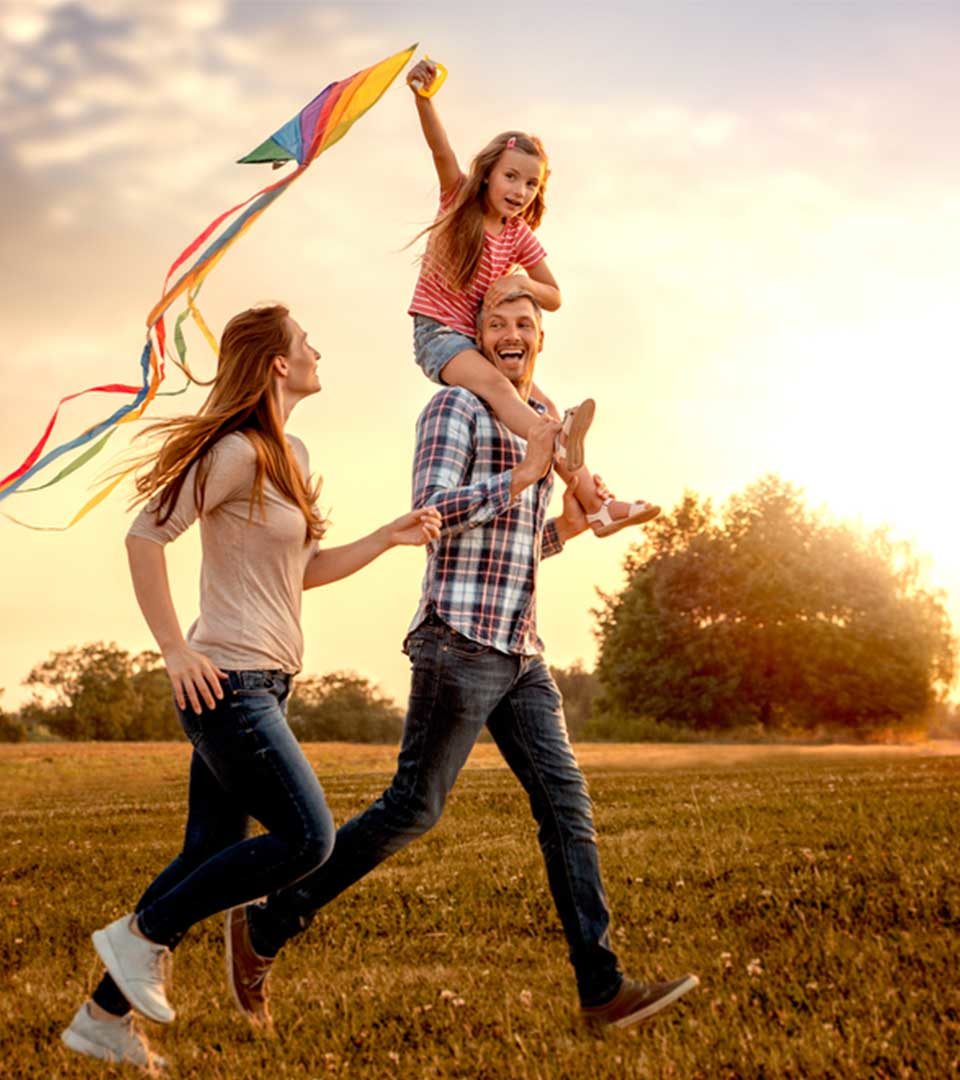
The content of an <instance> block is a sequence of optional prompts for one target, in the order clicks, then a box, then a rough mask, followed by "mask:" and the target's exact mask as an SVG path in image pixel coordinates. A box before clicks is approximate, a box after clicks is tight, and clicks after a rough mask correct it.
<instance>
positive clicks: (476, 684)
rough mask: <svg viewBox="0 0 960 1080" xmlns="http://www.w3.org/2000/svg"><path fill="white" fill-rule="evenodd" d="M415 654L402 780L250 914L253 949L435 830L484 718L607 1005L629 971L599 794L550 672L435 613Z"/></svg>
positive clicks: (585, 988) (574, 947) (587, 987)
mask: <svg viewBox="0 0 960 1080" xmlns="http://www.w3.org/2000/svg"><path fill="white" fill-rule="evenodd" d="M407 651H408V652H409V654H410V658H411V662H412V665H413V680H412V686H411V693H410V704H409V709H408V712H407V718H406V724H405V728H404V734H403V741H402V744H401V747H400V756H399V760H398V764H397V771H396V774H395V776H394V778H393V781H392V782H391V784H390V786H389V787H388V788H387V790H386V791H384V793H383V794H382V795H381V796H380V798H378V799H377V800H376V802H374V803H373V804H372V805H371V806H370V807H368V808H367V809H366V810H365V811H364V812H363V813H362V814H360V815H358V816H357V817H355V818H353V819H351V820H350V821H348V822H347V823H346V824H345V825H343V826H341V828H340V829H339V830H338V832H337V840H336V844H335V846H334V850H333V855H332V856H331V857H330V859H329V860H328V861H327V862H326V863H324V865H323V866H322V867H320V869H318V870H316V871H314V872H313V873H312V874H310V875H309V876H307V877H305V878H302V879H301V880H300V881H298V882H297V883H296V884H295V885H293V886H292V887H290V888H286V889H283V890H281V891H280V892H278V893H275V894H272V895H271V896H270V897H269V899H268V900H267V902H266V904H265V905H262V906H255V907H253V908H251V909H250V910H249V917H250V925H251V934H252V936H253V944H254V947H255V948H256V949H257V951H258V952H260V953H262V954H263V955H273V954H275V953H276V952H277V951H279V949H280V948H281V946H282V945H283V944H284V942H285V941H287V940H288V939H289V938H291V937H293V936H294V935H295V934H298V933H300V932H301V931H302V930H304V929H306V927H307V926H309V924H310V922H311V921H312V919H313V916H314V914H315V912H316V911H317V909H319V908H321V907H323V906H324V905H325V904H327V903H329V902H330V901H331V900H332V899H333V898H334V897H335V896H337V895H339V894H340V893H341V892H343V891H344V890H345V889H346V888H348V887H349V886H350V885H352V884H353V883H354V882H355V881H357V880H358V879H359V878H361V877H363V876H364V875H365V874H367V873H369V872H370V871H371V870H372V869H373V868H374V867H375V866H377V865H378V864H379V863H381V862H383V860H384V859H386V858H388V857H389V856H390V855H392V854H393V853H394V852H396V851H399V850H400V849H401V848H402V847H404V846H405V845H406V844H408V843H410V841H411V840H413V839H415V838H416V837H418V836H421V835H422V834H423V833H425V832H426V831H427V830H428V829H429V828H430V827H431V826H433V825H434V824H435V823H436V821H437V820H438V818H439V817H440V814H441V811H442V810H443V806H444V803H445V801H446V798H447V795H448V794H449V793H450V790H451V788H452V787H453V785H454V782H455V781H456V779H457V776H458V775H459V773H460V770H461V769H462V768H463V765H464V763H465V762H466V760H467V757H468V755H469V754H470V751H471V749H472V748H473V745H474V743H475V742H476V740H477V737H478V736H479V734H480V732H481V730H482V729H483V726H484V724H486V726H487V727H488V728H489V730H490V733H491V735H492V736H493V738H494V740H495V741H496V744H497V746H498V747H499V749H500V752H501V753H502V754H503V756H504V759H505V760H506V762H507V764H508V765H509V766H510V768H511V769H512V770H513V772H514V773H515V774H516V776H517V778H518V779H519V781H520V783H521V784H522V785H523V787H524V789H525V790H526V792H527V795H528V796H529V799H530V808H531V810H532V811H533V816H534V818H535V819H536V821H537V824H538V826H539V834H538V837H539V841H540V848H541V850H542V852H543V858H544V861H545V863H546V869H547V878H548V881H549V884H550V891H551V893H552V895H553V899H554V903H555V904H556V908H557V912H558V914H559V916H560V921H561V923H562V925H563V929H564V932H565V934H566V938H567V943H568V946H569V955H570V960H571V963H572V964H573V968H574V972H575V974H576V978H577V986H578V990H579V994H580V998H581V1001H582V1002H583V1004H585V1005H591V1004H598V1003H601V1002H604V1001H608V1000H609V999H610V998H611V997H612V996H613V994H614V993H615V992H616V991H617V989H618V988H619V986H620V983H621V981H622V978H623V976H622V974H621V972H620V968H619V966H618V963H617V958H616V956H615V955H614V953H613V951H612V949H611V947H610V940H609V935H608V926H609V921H610V917H609V911H608V908H607V902H606V897H605V895H604V891H603V885H602V883H601V880H600V866H599V861H598V857H597V846H596V833H595V831H594V825H593V815H592V808H591V803H590V796H589V794H588V792H587V787H586V783H585V782H584V779H583V774H582V773H581V772H580V768H579V766H578V765H577V762H576V758H575V757H574V754H573V750H572V748H571V746H570V742H569V739H568V737H567V730H566V724H565V722H564V718H563V709H562V700H561V697H560V693H559V691H558V690H557V687H556V684H555V683H554V681H553V678H552V677H551V675H550V670H549V668H548V667H547V665H546V664H545V663H544V661H543V660H542V658H541V657H539V656H509V655H507V654H505V653H501V652H497V651H496V650H494V649H490V648H487V647H486V646H484V645H479V644H477V643H476V642H473V641H470V640H468V639H467V638H465V637H462V636H461V635H460V634H458V633H456V631H454V630H452V629H450V628H449V627H448V626H446V624H444V623H443V622H441V621H440V620H439V619H437V618H436V617H435V616H434V617H432V618H430V619H428V620H427V621H426V622H424V623H423V624H421V625H420V626H419V627H418V628H417V629H416V630H415V631H414V632H413V633H412V634H411V635H410V637H409V638H408V640H407Z"/></svg>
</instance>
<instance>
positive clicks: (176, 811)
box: [0, 744, 960, 1080]
mask: <svg viewBox="0 0 960 1080" xmlns="http://www.w3.org/2000/svg"><path fill="white" fill-rule="evenodd" d="M308 752H309V755H310V758H311V760H312V761H313V763H314V764H315V766H316V768H317V770H318V772H319V774H320V776H321V778H322V780H323V782H324V786H325V788H326V790H327V793H328V796H329V798H330V803H331V806H332V808H333V810H334V813H335V815H336V817H337V819H338V820H343V819H344V818H345V817H347V816H348V815H349V814H351V813H353V812H355V811H357V810H359V809H361V808H362V807H363V806H364V805H365V804H366V803H367V802H368V801H369V800H370V799H371V798H372V797H373V796H374V795H376V794H377V793H378V792H379V791H380V790H381V788H382V787H383V785H384V784H385V783H386V781H387V779H388V777H389V772H390V769H391V766H392V764H393V757H394V751H393V750H392V749H391V748H389V747H369V746H339V745H314V746H310V747H309V748H308ZM187 754H188V748H187V747H185V746H183V745H180V744H169V745H167V744H161V745H127V746H124V745H91V744H86V745H82V746H70V745H64V744H58V745H47V746H37V745H25V746H11V747H3V748H0V845H2V850H3V852H4V857H3V861H2V870H0V911H2V912H3V927H2V936H0V962H2V965H3V970H4V973H5V976H6V977H5V978H4V979H3V981H2V984H0V987H2V988H0V1033H2V1034H0V1074H2V1075H9V1076H11V1077H31V1078H32V1077H43V1078H49V1077H59V1076H63V1077H67V1076H69V1077H87V1076H90V1077H93V1076H104V1075H127V1071H125V1070H119V1069H111V1068H109V1067H106V1066H102V1065H100V1064H97V1063H90V1062H87V1061H85V1060H84V1059H82V1058H79V1057H77V1056H76V1055H72V1054H70V1052H69V1051H67V1050H65V1049H63V1048H61V1046H60V1044H59V1041H58V1039H57V1036H58V1034H59V1031H60V1029H61V1028H62V1027H63V1025H64V1024H65V1023H66V1022H67V1020H68V1019H69V1017H70V1016H71V1015H72V1013H73V1011H74V1009H75V1008H76V1006H77V1004H78V1003H79V1001H80V1000H82V998H83V995H84V994H85V993H86V992H87V991H88V990H89V988H90V987H91V985H92V983H93V981H94V980H95V979H96V977H97V968H96V964H95V963H94V960H93V952H92V947H91V945H90V943H89V934H90V931H91V930H93V929H94V928H95V927H96V926H98V925H102V924H103V923H104V922H106V921H107V920H108V919H110V918H113V917H115V916H116V915H118V914H120V913H121V912H122V911H123V910H125V909H127V908H129V907H130V906H131V904H132V902H133V900H134V899H135V898H136V896H137V894H138V891H139V890H140V889H141V888H142V886H143V884H144V883H145V882H146V881H147V880H148V878H149V877H150V876H151V875H152V874H153V873H154V872H156V870H157V869H159V868H160V867H161V866H162V865H163V864H164V863H165V862H166V860H167V859H168V858H169V857H171V856H172V855H173V854H174V853H175V851H176V848H177V844H178V838H179V830H180V828H181V826H182V821H183V812H184V800H185V786H186V785H185V781H186V762H187ZM578 754H579V757H580V759H581V761H582V763H583V765H584V767H585V771H586V772H587V775H588V778H589V780H590V784H591V789H592V792H593V795H594V799H595V802H596V809H597V819H598V825H599V829H600V834H601V853H602V857H603V862H604V869H605V878H606V884H607V890H608V893H609V895H610V900H611V906H612V908H613V911H614V916H615V927H616V929H615V941H616V943H617V946H618V950H619V951H620V953H621V956H622V959H623V961H624V963H625V965H626V966H627V967H628V968H629V969H630V970H631V971H632V972H633V973H635V974H637V975H640V976H650V977H657V976H660V975H665V976H670V975H674V974H678V973H680V972H683V971H686V970H693V971H696V972H698V973H699V975H700V977H701V979H702V986H701V988H700V989H699V990H698V991H696V992H695V993H694V994H692V995H690V996H689V997H688V998H687V999H685V1001H684V1002H683V1003H681V1004H680V1005H679V1006H677V1007H674V1008H673V1009H671V1010H670V1011H668V1012H666V1013H664V1014H663V1015H662V1017H660V1018H658V1019H657V1020H655V1021H653V1022H652V1023H650V1024H649V1025H648V1026H645V1027H641V1028H638V1029H633V1030H630V1031H627V1032H621V1033H617V1034H615V1035H608V1036H607V1037H606V1038H604V1039H599V1040H598V1039H595V1038H591V1037H588V1036H586V1035H585V1034H584V1033H583V1032H582V1031H581V1029H580V1028H579V1026H578V1024H577V1021H576V1015H575V999H574V994H573V988H572V979H571V977H570V972H569V969H568V966H567V963H566V959H565V950H564V943H563V938H562V935H561V933H560V929H559V925H558V923H557V920H556V917H555V915H554V913H553V911H552V906H551V903H550V898H549V894H548V892H547V890H546V883H545V880H544V875H543V870H542V866H541V864H540V860H539V853H538V851H537V848H536V843H535V838H534V829H533V826H532V823H531V821H530V818H529V812H528V810H527V807H526V804H525V799H524V797H523V795H522V792H520V790H519V788H518V786H517V785H516V783H515V782H514V780H513V778H512V777H511V775H510V774H509V772H507V771H506V770H505V769H503V768H502V766H501V765H500V763H499V760H498V758H497V755H496V750H495V749H494V748H493V747H492V746H488V745H484V746H481V747H479V748H478V749H477V751H476V752H475V754H474V755H473V757H472V758H471V762H470V766H469V767H468V769H467V770H466V772H465V774H464V776H463V778H462V780H461V782H460V784H459V785H458V787H457V789H456V791H455V792H454V795H453V797H452V799H451V802H450V805H449V808H448V810H447V813H446V815H445V817H444V820H443V821H442V822H441V824H440V825H439V826H438V827H437V829H435V830H434V831H433V832H432V833H431V834H430V835H428V836H427V837H425V838H424V839H423V840H421V841H420V842H419V843H417V844H415V845H413V846H412V847H411V848H409V849H407V850H406V851H405V852H403V853H401V854H400V855H398V856H396V857H395V858H394V859H393V860H391V861H390V862H389V863H387V864H386V865H385V866H383V867H381V868H380V869H379V870H377V871H376V872H375V873H374V874H372V875H371V876H370V877H369V878H368V879H367V880H366V881H364V882H362V883H361V884H360V885H359V886H358V887H357V888H355V889H354V890H353V891H352V892H350V893H348V894H347V895H346V896H345V897H343V898H341V899H340V900H339V901H337V902H336V903H335V904H333V905H331V907H330V908H329V909H328V910H327V911H325V912H323V913H321V915H320V916H319V917H318V919H317V921H316V922H315V923H314V926H313V927H312V929H311V930H310V932H309V933H308V934H307V935H305V937H304V938H302V939H301V940H300V942H298V943H297V944H296V945H294V946H292V947H291V948H289V949H288V950H287V951H286V952H285V953H284V955H283V956H282V957H281V959H280V961H279V962H278V964H277V968H276V972H275V976H274V982H273V985H274V997H275V1009H274V1011H275V1014H276V1016H277V1021H278V1030H279V1035H278V1037H277V1038H276V1039H275V1040H263V1039H259V1038H256V1037H254V1036H253V1035H252V1034H251V1033H250V1032H248V1030H247V1029H246V1027H245V1025H244V1023H243V1021H242V1019H241V1018H239V1017H238V1016H236V1015H235V1014H234V1012H233V1010H232V1006H231V1004H230V1002H229V999H228V997H227V994H226V991H225V988H224V987H223V985H222V978H221V963H222V960H221V946H220V941H219V926H218V925H217V923H216V920H211V921H210V922H208V923H207V924H205V925H204V926H202V927H198V928H197V929H196V930H195V931H194V932H193V933H192V934H191V936H190V937H189V938H188V940H187V942H185V944H184V945H183V947H182V948H181V949H180V950H178V953H177V973H176V981H175V986H174V990H173V995H172V996H173V998H174V1002H175V1004H176V1006H177V1008H178V1011H179V1013H180V1019H179V1020H178V1022H177V1023H176V1024H175V1025H173V1026H172V1027H171V1028H169V1029H160V1028H158V1027H156V1026H151V1030H150V1034H151V1038H152V1041H153V1044H154V1046H155V1047H156V1048H157V1049H159V1050H161V1051H162V1052H163V1053H164V1054H165V1055H166V1056H168V1057H169V1058H170V1059H171V1060H172V1062H173V1063H174V1065H173V1069H172V1075H173V1076H177V1077H179V1076H183V1077H203V1078H206V1077H211V1078H223V1080H227V1078H229V1080H245V1078H248V1077H260V1076H264V1077H266V1076H270V1077H298V1078H309V1077H327V1076H350V1077H361V1076H362V1077H375V1078H380V1077H386V1076H390V1077H401V1078H406V1077H464V1078H467V1077H469V1078H481V1077H518V1078H519V1077H529V1078H534V1077H544V1078H547V1077H550V1078H552V1077H564V1078H566V1077H569V1078H571V1080H577V1078H589V1080H598V1078H602V1077H641V1076H642V1077H683V1078H687V1077H703V1078H707V1080H712V1078H714V1077H766V1078H773V1077H796V1078H801V1077H825V1076H837V1077H840V1076H843V1077H848V1076H858V1077H859V1076H863V1077H899V1076H922V1077H924V1078H939V1077H945V1076H949V1075H954V1074H956V1073H957V1072H958V1071H960V990H958V988H957V978H956V967H957V960H956V957H957V954H958V949H957V946H958V930H960V885H958V875H957V870H956V867H957V857H956V835H957V833H956V822H957V816H958V811H960V746H957V745H956V744H952V745H951V744H930V745H926V746H916V747H907V748H863V747H849V748H846V747H816V748H797V747H789V748H778V747H743V746H722V747H714V746H700V745H694V746H674V745H671V746H650V745H633V746H609V745H585V746H581V747H579V748H578Z"/></svg>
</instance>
